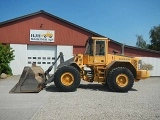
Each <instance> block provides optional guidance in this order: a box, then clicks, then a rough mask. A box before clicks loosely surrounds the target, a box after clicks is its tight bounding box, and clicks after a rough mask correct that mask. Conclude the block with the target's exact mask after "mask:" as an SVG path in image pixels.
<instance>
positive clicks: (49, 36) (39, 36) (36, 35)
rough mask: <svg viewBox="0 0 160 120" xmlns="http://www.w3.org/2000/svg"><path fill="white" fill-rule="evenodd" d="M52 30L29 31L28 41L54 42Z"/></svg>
mask: <svg viewBox="0 0 160 120" xmlns="http://www.w3.org/2000/svg"><path fill="white" fill-rule="evenodd" d="M54 36H55V35H54V31H53V30H30V41H36V42H54Z"/></svg>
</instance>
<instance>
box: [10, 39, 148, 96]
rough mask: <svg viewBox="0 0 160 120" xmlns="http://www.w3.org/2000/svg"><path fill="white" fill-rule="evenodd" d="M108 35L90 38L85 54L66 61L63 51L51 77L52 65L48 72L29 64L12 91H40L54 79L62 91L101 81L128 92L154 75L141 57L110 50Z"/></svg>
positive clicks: (110, 87)
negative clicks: (137, 82)
mask: <svg viewBox="0 0 160 120" xmlns="http://www.w3.org/2000/svg"><path fill="white" fill-rule="evenodd" d="M109 41H110V40H109V39H108V38H103V37H89V38H88V39H87V41H86V45H85V46H86V50H85V53H84V54H77V55H75V56H74V57H73V58H71V59H69V60H67V61H65V62H64V59H63V53H60V55H59V57H58V58H57V59H56V60H55V62H54V64H55V63H56V62H57V60H58V59H59V58H60V64H59V65H58V66H57V68H56V71H55V73H54V74H53V75H51V76H50V74H49V72H50V71H51V69H52V67H53V65H54V64H53V65H52V66H50V67H49V69H48V70H46V71H45V72H44V71H43V69H42V68H41V67H40V66H32V67H25V68H24V70H23V72H22V75H21V77H20V80H19V82H18V83H17V84H16V86H15V87H14V88H13V89H12V90H11V91H10V92H11V93H16V92H20V93H21V92H22V93H23V92H39V91H40V90H42V89H43V88H44V87H45V86H46V85H47V83H50V82H54V84H55V86H56V87H57V89H58V90H59V91H63V92H73V91H76V89H77V88H78V86H79V84H80V81H81V80H84V81H88V82H98V83H100V84H103V85H105V86H107V87H108V88H109V89H110V90H111V91H113V92H128V91H129V90H131V88H132V86H133V84H134V82H136V81H139V80H140V79H146V78H148V77H150V73H149V71H148V70H142V69H141V66H142V61H141V59H140V58H138V57H127V56H124V55H121V54H118V53H117V51H113V53H109V52H108V44H109Z"/></svg>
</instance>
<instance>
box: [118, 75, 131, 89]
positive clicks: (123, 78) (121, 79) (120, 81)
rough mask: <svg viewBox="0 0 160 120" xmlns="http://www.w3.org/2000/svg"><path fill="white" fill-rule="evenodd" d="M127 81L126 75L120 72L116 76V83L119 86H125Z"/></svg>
mask: <svg viewBox="0 0 160 120" xmlns="http://www.w3.org/2000/svg"><path fill="white" fill-rule="evenodd" d="M128 82H129V80H128V77H127V75H125V74H120V75H118V76H117V77H116V83H117V85H118V86H119V87H125V86H126V85H127V84H128Z"/></svg>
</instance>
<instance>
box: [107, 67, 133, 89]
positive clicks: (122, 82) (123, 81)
mask: <svg viewBox="0 0 160 120" xmlns="http://www.w3.org/2000/svg"><path fill="white" fill-rule="evenodd" d="M107 83H108V87H109V88H110V89H111V90H112V91H114V92H128V91H129V90H130V89H131V88H132V86H133V84H134V77H133V74H132V72H131V71H130V70H129V69H127V68H125V67H117V68H114V69H112V70H111V71H110V72H109V75H108V79H107Z"/></svg>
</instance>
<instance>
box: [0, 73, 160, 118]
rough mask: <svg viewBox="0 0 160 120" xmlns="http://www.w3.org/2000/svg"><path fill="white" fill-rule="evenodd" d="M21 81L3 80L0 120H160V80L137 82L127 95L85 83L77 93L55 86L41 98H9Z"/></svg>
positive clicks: (18, 96) (29, 95)
mask: <svg viewBox="0 0 160 120" xmlns="http://www.w3.org/2000/svg"><path fill="white" fill-rule="evenodd" d="M18 79H19V76H16V77H14V76H13V77H11V78H9V79H7V80H0V93H1V95H0V120H30V119H31V120H160V103H159V102H160V77H154V78H149V79H147V80H144V81H139V82H136V83H135V84H134V86H133V89H132V90H130V91H129V92H128V93H115V92H110V91H109V90H108V89H107V88H105V87H104V86H103V85H101V84H96V83H89V84H88V83H87V82H84V81H83V82H81V85H80V86H79V88H78V89H77V91H75V92H58V91H57V90H56V88H55V86H54V84H53V83H52V84H49V85H48V86H47V88H46V89H44V90H42V91H41V92H40V93H38V94H23V93H21V94H9V93H8V92H9V90H10V89H11V88H12V87H13V86H14V85H15V84H16V83H17V81H18Z"/></svg>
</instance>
